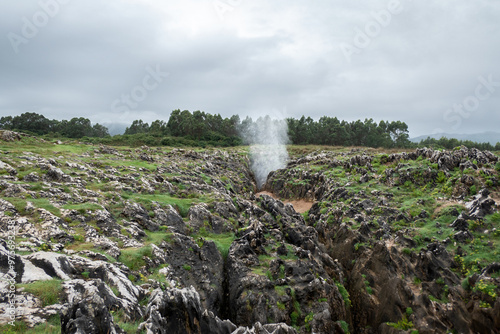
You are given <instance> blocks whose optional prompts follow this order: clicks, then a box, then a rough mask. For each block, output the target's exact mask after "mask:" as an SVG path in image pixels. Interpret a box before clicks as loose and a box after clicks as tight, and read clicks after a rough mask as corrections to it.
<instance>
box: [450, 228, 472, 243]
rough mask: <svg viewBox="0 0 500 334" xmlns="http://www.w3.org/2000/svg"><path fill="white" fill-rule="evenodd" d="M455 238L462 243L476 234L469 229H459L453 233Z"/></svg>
mask: <svg viewBox="0 0 500 334" xmlns="http://www.w3.org/2000/svg"><path fill="white" fill-rule="evenodd" d="M453 239H455V240H456V241H458V242H460V243H466V242H467V241H469V240H472V239H474V236H473V235H472V234H471V233H470V232H469V231H459V232H457V233H455V234H454V235H453Z"/></svg>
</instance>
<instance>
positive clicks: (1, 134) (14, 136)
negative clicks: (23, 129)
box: [0, 130, 22, 141]
mask: <svg viewBox="0 0 500 334" xmlns="http://www.w3.org/2000/svg"><path fill="white" fill-rule="evenodd" d="M21 138H22V137H21V134H19V133H17V132H13V131H8V130H1V131H0V139H1V140H3V141H16V140H21Z"/></svg>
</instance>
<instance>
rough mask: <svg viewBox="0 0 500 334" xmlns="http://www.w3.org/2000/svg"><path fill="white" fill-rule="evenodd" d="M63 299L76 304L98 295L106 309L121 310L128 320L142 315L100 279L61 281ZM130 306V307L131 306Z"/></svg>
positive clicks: (138, 309) (134, 306)
mask: <svg viewBox="0 0 500 334" xmlns="http://www.w3.org/2000/svg"><path fill="white" fill-rule="evenodd" d="M63 291H64V292H63V294H64V297H63V298H64V299H65V300H66V301H67V302H68V303H69V305H73V304H77V303H78V302H79V301H81V300H85V299H87V298H89V297H91V296H92V295H99V297H101V298H102V300H103V302H104V305H105V306H106V308H107V309H108V310H110V311H111V310H115V311H116V310H123V311H124V314H125V317H126V319H127V320H128V321H134V320H136V319H139V318H140V317H141V316H142V311H141V309H140V307H138V306H137V305H133V304H131V303H130V301H129V300H127V299H126V298H120V297H119V296H116V295H115V294H114V292H113V291H112V290H111V288H110V287H109V286H108V285H106V284H105V283H104V282H103V281H102V280H101V279H99V278H97V279H91V280H82V279H75V280H70V281H65V282H64V283H63ZM131 306H132V307H131Z"/></svg>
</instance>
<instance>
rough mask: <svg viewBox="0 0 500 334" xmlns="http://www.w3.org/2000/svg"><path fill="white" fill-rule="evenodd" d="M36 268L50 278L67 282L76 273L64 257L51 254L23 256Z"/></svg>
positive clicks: (40, 253)
mask: <svg viewBox="0 0 500 334" xmlns="http://www.w3.org/2000/svg"><path fill="white" fill-rule="evenodd" d="M23 258H24V259H26V260H28V261H30V262H31V263H32V264H33V265H35V266H36V267H38V268H40V269H42V270H43V271H44V272H45V273H46V274H47V275H48V276H50V277H58V278H60V279H63V280H69V279H70V278H71V276H73V275H75V274H76V273H77V271H76V270H75V268H74V267H73V265H72V264H71V262H70V261H68V257H67V256H66V255H62V254H57V253H52V252H38V253H34V254H30V255H25V256H23Z"/></svg>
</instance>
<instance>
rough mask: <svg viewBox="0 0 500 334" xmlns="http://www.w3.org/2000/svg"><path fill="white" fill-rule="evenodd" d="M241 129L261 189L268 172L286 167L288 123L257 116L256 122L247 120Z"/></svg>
mask: <svg viewBox="0 0 500 334" xmlns="http://www.w3.org/2000/svg"><path fill="white" fill-rule="evenodd" d="M241 130H242V131H241V132H242V133H241V135H242V137H243V138H244V140H245V142H246V143H247V144H249V145H250V164H251V165H250V167H251V169H252V171H253V173H254V175H255V180H256V181H257V187H258V188H259V189H261V188H262V187H263V186H264V184H265V183H266V180H267V176H268V175H269V173H270V172H272V171H275V170H277V169H280V168H284V167H286V164H287V161H288V152H287V150H286V144H287V143H288V124H287V122H286V120H276V119H271V117H269V116H266V117H264V118H261V117H259V118H258V119H257V121H256V122H247V123H246V124H244V126H243V127H242V129H241Z"/></svg>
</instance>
